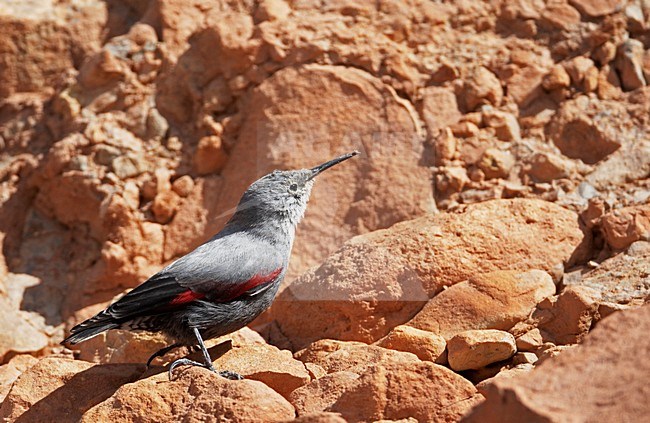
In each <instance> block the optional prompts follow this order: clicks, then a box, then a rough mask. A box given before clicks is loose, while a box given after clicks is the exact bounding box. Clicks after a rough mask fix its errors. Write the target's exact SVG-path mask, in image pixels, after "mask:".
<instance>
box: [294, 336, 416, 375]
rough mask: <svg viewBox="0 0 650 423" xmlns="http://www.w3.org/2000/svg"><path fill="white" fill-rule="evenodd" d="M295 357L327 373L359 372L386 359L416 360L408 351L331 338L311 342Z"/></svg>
mask: <svg viewBox="0 0 650 423" xmlns="http://www.w3.org/2000/svg"><path fill="white" fill-rule="evenodd" d="M295 357H296V359H298V360H300V361H302V362H303V363H312V364H317V365H318V366H320V367H321V368H323V369H324V370H325V372H327V373H328V374H329V373H336V372H343V371H352V372H360V371H361V370H360V369H362V368H365V367H367V366H369V365H372V364H375V363H380V362H383V361H387V360H396V361H400V362H411V361H418V357H417V356H416V355H415V354H413V353H410V352H404V351H396V350H392V349H387V348H383V347H379V346H376V345H367V344H364V343H362V342H349V341H348V342H346V341H336V340H332V339H322V340H320V341H316V342H313V343H312V344H310V345H309V346H308V347H307V348H305V349H303V350H300V351H298V352H296V353H295Z"/></svg>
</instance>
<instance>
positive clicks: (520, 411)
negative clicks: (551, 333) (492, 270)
mask: <svg viewBox="0 0 650 423" xmlns="http://www.w3.org/2000/svg"><path fill="white" fill-rule="evenodd" d="M648 331H650V307H649V306H645V307H642V308H640V309H638V310H630V311H625V312H620V313H616V314H614V315H612V316H611V317H609V318H607V319H605V320H603V321H602V322H601V323H600V324H599V325H598V327H596V329H594V331H593V332H591V333H590V334H589V335H588V336H587V337H586V339H585V340H584V342H583V343H582V344H580V345H578V346H576V347H573V348H571V349H570V350H568V351H565V352H563V353H562V354H560V355H559V356H557V357H555V358H551V359H549V360H547V361H546V362H544V363H543V364H541V365H540V366H538V367H536V368H535V370H533V371H532V372H531V373H528V374H526V375H525V376H521V377H514V378H511V379H508V380H500V381H496V382H495V383H494V384H493V385H492V388H491V389H490V390H489V391H488V392H486V398H487V399H486V401H485V402H484V403H482V404H481V405H479V406H478V407H476V408H475V409H474V410H473V411H472V412H471V413H469V414H468V415H467V416H465V418H464V419H463V421H465V422H492V421H499V422H500V421H504V420H505V421H508V420H512V419H516V420H526V421H548V422H566V421H591V420H594V421H642V420H643V419H645V417H646V416H647V415H648V414H649V413H650V404H648V401H647V398H648V396H650V387H648V384H647V383H646V380H645V377H644V375H647V374H648V373H649V372H650V363H648V361H647V360H639V359H638V358H639V354H640V352H642V351H648V350H650V338H648V337H647V336H645V334H647V333H648ZM576 387H588V389H576ZM612 392H616V393H617V394H616V398H614V399H613V398H612ZM506 398H507V399H506Z"/></svg>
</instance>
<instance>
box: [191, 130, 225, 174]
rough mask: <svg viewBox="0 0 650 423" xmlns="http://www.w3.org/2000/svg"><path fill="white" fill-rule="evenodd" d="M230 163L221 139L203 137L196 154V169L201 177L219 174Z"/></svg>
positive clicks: (212, 136)
mask: <svg viewBox="0 0 650 423" xmlns="http://www.w3.org/2000/svg"><path fill="white" fill-rule="evenodd" d="M227 161H228V154H227V153H226V152H225V151H224V148H223V145H222V142H221V138H219V137H218V136H216V135H211V136H209V137H203V138H201V140H200V141H199V145H198V147H197V148H196V153H195V154H194V168H195V169H196V172H197V173H198V174H199V175H208V174H210V173H218V172H220V171H221V170H222V169H223V167H224V166H225V164H226V162H227Z"/></svg>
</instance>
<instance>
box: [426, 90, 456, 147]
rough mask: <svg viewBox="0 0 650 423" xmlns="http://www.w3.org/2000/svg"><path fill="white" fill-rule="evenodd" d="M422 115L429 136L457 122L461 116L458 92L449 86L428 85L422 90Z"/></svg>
mask: <svg viewBox="0 0 650 423" xmlns="http://www.w3.org/2000/svg"><path fill="white" fill-rule="evenodd" d="M421 113H422V116H423V118H424V122H425V124H426V126H427V132H428V133H429V136H436V135H437V134H438V133H439V132H440V131H441V130H442V129H444V128H446V127H448V126H451V125H453V124H455V123H457V122H458V121H459V120H460V118H461V116H462V115H461V113H460V110H458V104H457V103H456V94H454V92H453V91H452V90H450V89H448V88H443V87H426V88H425V89H424V90H423V92H422V110H421Z"/></svg>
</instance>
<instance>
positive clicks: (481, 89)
mask: <svg viewBox="0 0 650 423" xmlns="http://www.w3.org/2000/svg"><path fill="white" fill-rule="evenodd" d="M502 99H503V88H501V82H499V79H498V78H497V77H496V75H494V74H493V73H492V72H490V71H489V70H488V69H486V68H484V67H482V66H480V67H478V68H476V69H475V70H474V72H473V73H472V74H471V75H470V77H469V78H468V80H467V81H465V102H466V105H467V109H468V110H470V111H471V110H475V109H476V108H477V107H478V106H480V105H481V104H491V105H493V106H499V105H500V104H501V100H502Z"/></svg>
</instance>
